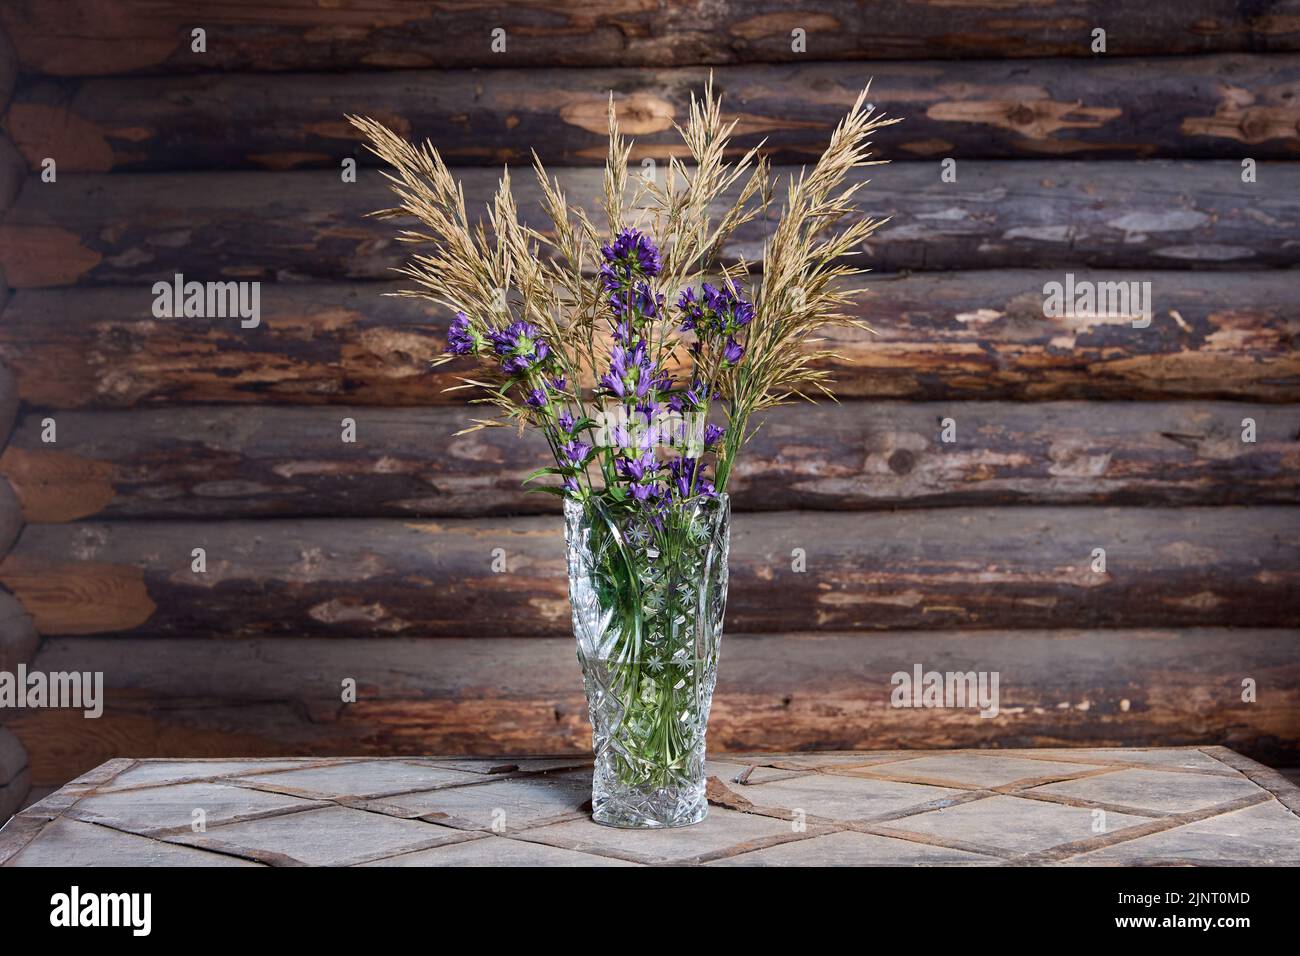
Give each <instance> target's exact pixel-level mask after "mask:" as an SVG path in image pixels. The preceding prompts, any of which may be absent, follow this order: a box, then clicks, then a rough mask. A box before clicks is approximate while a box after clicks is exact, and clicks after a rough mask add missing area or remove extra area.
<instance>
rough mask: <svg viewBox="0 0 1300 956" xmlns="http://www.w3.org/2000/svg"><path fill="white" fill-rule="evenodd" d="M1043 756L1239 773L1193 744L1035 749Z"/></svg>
mask: <svg viewBox="0 0 1300 956" xmlns="http://www.w3.org/2000/svg"><path fill="white" fill-rule="evenodd" d="M1034 753H1035V754H1037V755H1039V756H1042V757H1049V758H1050V757H1062V758H1068V759H1070V760H1071V761H1074V760H1080V761H1095V762H1096V763H1099V764H1120V765H1125V764H1140V765H1143V766H1149V767H1150V768H1151V769H1152V770H1156V769H1161V768H1169V769H1171V770H1195V771H1198V772H1203V773H1217V774H1219V775H1221V776H1227V777H1235V776H1239V775H1238V773H1237V772H1236V771H1235V770H1233V769H1232V768H1231V767H1229V766H1228V765H1227V764H1225V763H1223V762H1222V761H1220V760H1216V759H1214V758H1213V757H1211V756H1210V755H1209V754H1206V753H1202V752H1201V751H1199V750H1197V749H1196V748H1194V747H1170V748H1168V749H1164V750H1136V749H1134V750H1126V749H1124V748H1122V747H1105V748H1093V749H1089V750H1070V749H1068V748H1067V749H1061V748H1053V749H1051V750H1036V751H1034Z"/></svg>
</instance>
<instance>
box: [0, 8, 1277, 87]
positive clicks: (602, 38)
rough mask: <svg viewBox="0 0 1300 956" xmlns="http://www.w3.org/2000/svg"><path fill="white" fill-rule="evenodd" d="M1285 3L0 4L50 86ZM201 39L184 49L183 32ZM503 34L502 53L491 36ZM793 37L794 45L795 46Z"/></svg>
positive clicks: (1231, 20)
mask: <svg viewBox="0 0 1300 956" xmlns="http://www.w3.org/2000/svg"><path fill="white" fill-rule="evenodd" d="M1298 12H1300V8H1298V7H1297V5H1296V3H1295V0H1261V2H1257V3H1253V4H1250V5H1248V6H1242V5H1241V4H1239V3H1234V2H1232V0H1180V2H1177V3H1173V2H1162V3H1147V4H1142V5H1138V6H1126V7H1124V8H1123V9H1119V8H1116V7H1114V6H1113V5H1110V4H1106V3H1101V2H1098V0H1057V2H1054V3H1052V4H1050V5H1044V4H1036V3H1028V2H1020V3H1016V2H1011V3H1006V2H996V0H985V2H975V3H961V4H953V3H951V2H948V0H920V2H917V0H907V2H905V0H886V2H880V3H873V4H871V6H870V8H869V9H865V10H864V8H863V7H862V6H861V5H860V4H858V3H854V2H851V0H822V2H820V3H818V4H817V6H816V8H815V9H812V8H809V9H805V8H801V7H798V6H797V5H794V4H791V3H788V2H779V0H749V2H746V3H744V4H698V3H676V2H672V3H652V4H643V5H639V6H634V7H633V6H612V7H594V6H575V5H572V4H568V5H558V4H555V3H553V2H548V0H523V2H510V3H498V4H446V3H434V2H430V0H424V2H411V0H370V2H367V3H365V4H364V5H357V4H338V3H333V4H320V3H309V2H303V0H272V2H269V3H261V4H257V5H256V6H240V7H238V8H231V7H229V6H227V7H224V8H222V9H220V10H208V9H203V8H200V9H198V10H195V9H193V8H192V7H191V6H190V5H187V4H169V5H160V4H158V3H156V2H150V0H117V2H115V3H114V4H113V5H112V9H111V13H110V12H106V8H105V7H104V6H103V5H102V4H101V3H99V2H96V0H75V2H72V3H60V4H49V3H43V2H41V0H11V2H9V3H7V4H6V5H5V7H4V9H3V10H0V22H3V23H4V24H5V25H6V26H7V27H8V28H9V30H10V32H11V33H12V35H13V37H14V40H15V42H16V44H17V46H18V49H19V52H20V55H21V58H22V59H21V63H22V66H23V68H24V70H26V71H28V72H33V73H53V74H62V75H74V76H76V75H107V74H115V73H176V72H196V73H197V72H208V71H212V70H250V71H256V72H262V71H266V70H344V69H357V68H362V69H368V68H380V69H392V68H403V67H422V68H424V67H430V68H443V67H467V66H486V67H501V66H537V67H557V66H666V65H683V64H691V63H744V62H768V61H785V60H796V61H797V60H802V59H805V58H806V59H809V60H839V59H848V60H857V59H863V58H866V57H873V58H890V59H916V58H919V57H927V56H937V57H953V56H958V57H1003V56H1016V57H1020V56H1090V55H1092V54H1093V53H1094V51H1093V49H1092V44H1093V35H1092V31H1093V30H1094V29H1095V28H1098V27H1100V28H1102V29H1105V30H1106V31H1107V47H1106V52H1107V53H1108V54H1109V55H1111V56H1133V55H1136V54H1144V53H1156V54H1168V53H1197V52H1203V51H1209V50H1238V51H1245V50H1295V49H1298V48H1300V25H1297V19H1298V17H1297V13H1298ZM196 26H204V27H205V29H206V30H207V43H206V49H205V50H204V51H203V52H201V53H198V52H195V51H194V49H193V46H194V44H193V40H192V36H191V31H192V30H193V29H194V28H195V27H196ZM496 29H500V30H502V31H504V37H503V39H504V41H505V46H504V49H501V48H500V44H499V43H498V44H497V46H495V47H494V45H493V41H494V34H493V31H494V30H496ZM796 29H799V30H803V31H804V34H805V36H806V43H805V44H803V45H802V46H799V45H797V44H796V43H795V41H794V38H792V32H793V31H794V30H796Z"/></svg>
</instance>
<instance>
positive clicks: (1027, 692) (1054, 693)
mask: <svg viewBox="0 0 1300 956" xmlns="http://www.w3.org/2000/svg"><path fill="white" fill-rule="evenodd" d="M1298 639H1300V634H1297V633H1296V632H1295V631H1272V630H1240V629H1233V630H1212V629H1191V630H1162V631H1078V630H1068V631H1047V632H1044V631H1010V632H1007V631H973V632H944V631H938V632H936V631H919V632H918V631H909V632H904V633H898V634H878V635H862V634H807V633H801V634H789V635H745V636H728V637H727V638H726V639H725V640H724V641H723V649H722V666H721V669H720V673H719V680H718V688H717V692H716V694H715V695H714V705H713V712H712V715H711V718H710V723H709V746H710V749H711V750H713V751H727V750H737V751H750V750H756V751H764V750H766V751H771V750H794V749H812V748H826V749H836V750H838V749H876V748H885V749H892V748H907V749H911V748H921V749H929V748H942V747H995V748H996V747H1054V746H1092V747H1114V746H1170V745H1176V744H1205V743H1210V742H1214V741H1223V742H1225V743H1226V744H1227V745H1228V746H1230V747H1232V748H1233V749H1235V750H1238V751H1241V752H1243V753H1249V754H1251V755H1253V756H1254V757H1256V758H1257V759H1261V760H1268V761H1270V762H1274V763H1279V762H1295V758H1296V756H1297V755H1300V724H1297V722H1296V718H1295V715H1296V712H1297V708H1300V667H1297V664H1296V647H1297V640H1298ZM917 664H920V665H921V667H922V669H923V671H928V670H937V671H939V672H941V673H942V672H948V671H954V672H963V673H964V672H968V671H976V672H979V671H985V672H997V673H998V674H999V698H1000V700H999V713H998V715H997V716H995V717H988V718H982V717H980V716H979V715H978V713H977V711H976V710H974V709H961V708H939V709H933V708H932V709H913V708H898V707H893V706H891V703H890V697H891V692H892V691H893V690H894V689H895V685H894V684H893V683H891V677H892V676H893V675H894V674H896V673H899V672H904V673H908V674H909V675H910V674H911V673H912V671H913V668H914V667H915V666H916V665H917ZM36 666H38V667H40V668H41V669H43V670H45V671H98V672H102V673H103V674H104V681H105V709H104V714H103V716H102V717H100V718H98V719H95V720H85V719H84V718H83V717H82V715H81V712H80V711H75V710H57V709H48V708H47V709H44V710H23V711H18V712H15V714H14V715H13V717H12V719H11V721H10V724H9V726H11V727H12V728H13V729H14V730H15V731H16V732H17V733H18V735H19V736H20V737H21V738H22V740H23V742H24V744H25V745H26V747H27V749H28V750H29V752H30V753H31V755H32V758H31V759H32V767H33V770H34V776H35V781H36V784H37V785H38V786H40V785H56V784H60V783H63V782H64V781H66V780H68V779H69V778H71V777H73V776H76V775H77V774H78V773H81V772H84V771H85V770H86V769H88V768H90V767H92V766H95V765H97V764H98V763H100V762H102V761H103V760H105V759H108V758H110V757H113V756H115V755H123V756H130V757H164V756H175V755H176V754H177V753H183V754H185V755H186V756H190V757H229V756H230V755H231V754H232V753H239V754H240V755H243V756H249V757H254V756H267V757H270V756H283V755H284V754H286V753H292V754H296V755H304V756H305V755H320V756H326V755H331V756H332V755H337V754H340V753H347V754H359V755H360V754H366V755H371V754H373V755H394V754H407V755H416V754H421V755H427V754H430V753H435V754H449V753H450V754H456V753H460V754H482V755H489V754H491V755H500V754H511V753H517V754H521V753H575V754H580V753H589V752H590V747H591V736H590V731H589V729H588V724H587V707H586V702H585V700H584V698H583V693H582V676H581V673H580V672H579V669H578V664H577V661H576V660H575V659H574V650H573V640H572V638H567V637H562V638H542V639H532V640H521V639H510V638H496V639H482V640H474V639H457V638H444V639H439V640H420V639H403V638H398V639H392V640H385V641H384V642H383V643H382V645H381V646H376V644H375V642H374V641H373V640H368V639H344V640H332V641H331V640H321V639H310V638H300V639H294V640H279V641H277V640H265V639H254V640H249V641H190V640H163V641H144V640H131V639H122V640H113V641H102V640H97V639H93V638H55V639H53V640H49V641H47V642H46V644H45V647H44V649H43V650H42V651H41V655H40V657H39V658H38V659H37V665H36ZM1243 675H1246V676H1251V677H1253V678H1254V679H1255V680H1256V681H1257V684H1258V686H1259V688H1260V691H1261V692H1260V694H1259V700H1258V702H1256V703H1253V704H1243V703H1242V702H1241V678H1242V676H1243ZM347 678H351V679H352V680H354V681H355V682H356V687H357V699H356V701H355V702H354V703H346V704H345V703H342V702H341V696H342V695H341V688H342V686H343V681H344V680H345V679H347Z"/></svg>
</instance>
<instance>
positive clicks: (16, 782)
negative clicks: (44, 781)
mask: <svg viewBox="0 0 1300 956" xmlns="http://www.w3.org/2000/svg"><path fill="white" fill-rule="evenodd" d="M31 785H32V771H31V767H29V766H28V761H27V751H26V750H25V749H23V744H22V741H21V740H19V739H18V738H17V737H16V736H14V733H13V731H11V730H9V729H8V728H6V727H0V826H3V825H4V823H5V821H7V820H8V819H9V818H10V817H11V816H13V815H14V814H15V813H17V812H18V810H19V809H20V808H21V807H22V805H23V800H24V799H25V798H26V797H27V792H28V790H30V789H31Z"/></svg>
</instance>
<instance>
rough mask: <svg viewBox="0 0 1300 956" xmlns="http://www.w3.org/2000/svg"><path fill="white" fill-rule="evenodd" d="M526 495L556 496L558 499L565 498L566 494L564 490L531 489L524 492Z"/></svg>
mask: <svg viewBox="0 0 1300 956" xmlns="http://www.w3.org/2000/svg"><path fill="white" fill-rule="evenodd" d="M524 494H526V495H555V497H557V498H563V497H564V496H565V494H566V492H565V490H564V489H563V488H549V487H548V488H529V489H528V490H526V491H525V492H524Z"/></svg>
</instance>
